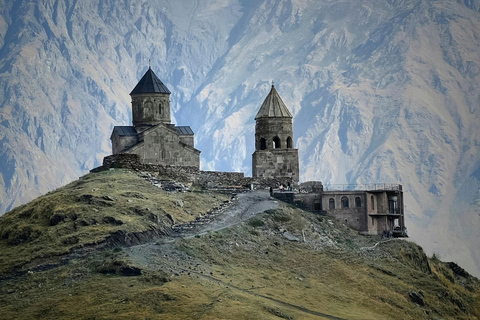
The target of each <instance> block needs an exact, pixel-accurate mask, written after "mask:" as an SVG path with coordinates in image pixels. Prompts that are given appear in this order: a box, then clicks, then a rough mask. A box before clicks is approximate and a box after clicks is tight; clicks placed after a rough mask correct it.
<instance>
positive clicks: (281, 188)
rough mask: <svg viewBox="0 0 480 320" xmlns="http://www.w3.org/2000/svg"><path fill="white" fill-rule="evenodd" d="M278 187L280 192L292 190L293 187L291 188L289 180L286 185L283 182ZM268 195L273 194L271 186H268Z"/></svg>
mask: <svg viewBox="0 0 480 320" xmlns="http://www.w3.org/2000/svg"><path fill="white" fill-rule="evenodd" d="M278 189H279V190H280V191H281V192H283V191H293V188H292V185H291V184H290V182H289V183H288V184H287V186H286V187H285V186H284V185H283V183H282V184H280V187H279V188H278ZM270 196H273V188H272V187H270Z"/></svg>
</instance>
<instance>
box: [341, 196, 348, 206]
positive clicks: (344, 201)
mask: <svg viewBox="0 0 480 320" xmlns="http://www.w3.org/2000/svg"><path fill="white" fill-rule="evenodd" d="M342 208H348V198H347V197H342Z"/></svg>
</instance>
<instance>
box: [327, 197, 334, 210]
mask: <svg viewBox="0 0 480 320" xmlns="http://www.w3.org/2000/svg"><path fill="white" fill-rule="evenodd" d="M328 209H335V199H333V198H330V200H328Z"/></svg>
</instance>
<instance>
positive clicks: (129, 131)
mask: <svg viewBox="0 0 480 320" xmlns="http://www.w3.org/2000/svg"><path fill="white" fill-rule="evenodd" d="M114 134H116V135H119V136H136V135H137V130H135V127H133V126H115V127H113V132H112V135H114Z"/></svg>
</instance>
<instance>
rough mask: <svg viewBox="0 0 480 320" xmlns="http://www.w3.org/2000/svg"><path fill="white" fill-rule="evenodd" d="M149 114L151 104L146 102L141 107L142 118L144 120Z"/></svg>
mask: <svg viewBox="0 0 480 320" xmlns="http://www.w3.org/2000/svg"><path fill="white" fill-rule="evenodd" d="M151 112H152V103H151V102H150V101H147V102H145V104H144V106H143V117H144V118H148V117H150V116H151Z"/></svg>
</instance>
